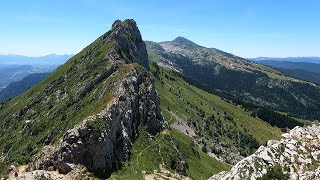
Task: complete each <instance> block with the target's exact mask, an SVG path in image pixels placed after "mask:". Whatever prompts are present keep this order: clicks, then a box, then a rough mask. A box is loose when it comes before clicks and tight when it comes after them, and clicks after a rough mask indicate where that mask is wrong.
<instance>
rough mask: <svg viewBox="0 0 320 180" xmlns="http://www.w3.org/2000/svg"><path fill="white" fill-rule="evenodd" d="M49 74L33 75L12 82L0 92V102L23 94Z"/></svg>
mask: <svg viewBox="0 0 320 180" xmlns="http://www.w3.org/2000/svg"><path fill="white" fill-rule="evenodd" d="M49 74H50V73H34V74H30V75H28V76H27V77H24V78H23V79H22V80H21V81H18V82H12V83H11V84H9V85H8V86H7V87H6V88H4V89H3V90H2V91H0V102H1V101H5V100H8V99H9V98H12V97H14V96H17V95H19V94H21V93H23V92H25V91H26V90H27V89H29V88H30V87H32V86H34V85H35V84H37V83H39V82H40V81H42V80H43V79H45V78H46V77H48V75H49Z"/></svg>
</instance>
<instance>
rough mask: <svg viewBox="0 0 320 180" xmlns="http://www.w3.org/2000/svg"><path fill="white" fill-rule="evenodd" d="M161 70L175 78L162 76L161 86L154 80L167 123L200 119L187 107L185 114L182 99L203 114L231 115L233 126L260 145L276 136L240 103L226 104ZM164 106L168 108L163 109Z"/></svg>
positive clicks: (276, 134)
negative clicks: (233, 121) (249, 135)
mask: <svg viewBox="0 0 320 180" xmlns="http://www.w3.org/2000/svg"><path fill="white" fill-rule="evenodd" d="M164 73H165V74H167V75H168V76H170V77H173V78H174V79H175V81H171V80H169V79H167V78H162V81H163V82H164V85H161V81H159V80H158V81H157V83H156V87H157V91H158V93H159V95H160V106H161V108H162V109H161V110H162V113H163V115H164V117H165V118H166V119H167V120H168V121H169V123H170V124H172V123H174V122H175V120H176V118H177V117H178V118H179V119H180V120H184V121H187V119H189V118H191V119H196V120H198V121H200V120H202V118H201V117H199V116H198V115H197V114H196V113H195V112H194V111H191V110H190V109H189V112H188V113H186V108H187V109H188V108H189V107H188V106H187V105H186V101H189V102H190V103H192V104H194V105H196V106H198V107H199V108H201V109H202V110H204V111H205V112H206V114H207V115H211V114H214V115H216V116H219V115H221V114H223V113H224V112H226V113H227V114H229V115H231V116H232V117H233V118H234V119H235V120H236V125H237V128H238V129H244V128H245V129H247V130H248V133H249V134H251V135H252V136H253V137H254V138H255V139H257V141H258V142H259V143H260V144H264V143H266V142H267V141H268V140H270V139H278V138H279V137H280V135H281V131H280V129H278V128H275V127H272V126H270V125H269V124H267V123H265V122H263V121H261V120H258V119H256V118H254V117H251V116H250V114H249V112H246V111H244V110H243V109H242V108H241V107H240V106H236V105H233V104H231V103H228V102H226V101H224V100H222V99H221V98H220V97H219V96H215V95H212V94H210V93H207V92H205V91H203V90H201V89H199V88H197V87H195V86H192V85H190V84H189V83H187V82H186V81H184V80H183V79H182V78H180V77H179V76H177V75H175V74H174V73H172V72H171V71H170V70H168V69H164ZM170 88H171V91H170ZM178 89H182V91H181V93H180V94H179V96H180V98H179V96H177V95H176V92H177V91H178ZM183 99H184V100H183ZM201 102H202V103H201ZM201 104H202V105H201ZM168 106H169V109H170V111H169V110H168V108H167V107H168ZM172 112H174V113H175V116H172ZM218 114H219V115H218Z"/></svg>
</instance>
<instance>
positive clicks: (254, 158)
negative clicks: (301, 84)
mask: <svg viewBox="0 0 320 180" xmlns="http://www.w3.org/2000/svg"><path fill="white" fill-rule="evenodd" d="M319 129H320V126H319V124H313V125H312V126H309V127H305V128H302V127H295V128H294V129H292V130H290V132H289V133H285V134H282V139H281V140H280V141H277V140H270V141H268V143H267V145H266V146H261V147H260V148H259V149H258V150H257V151H256V152H255V153H254V154H253V155H251V156H249V157H247V158H245V159H243V160H242V161H240V162H239V163H238V164H236V165H235V166H234V167H233V168H232V169H231V171H229V172H221V173H219V174H218V175H214V176H213V177H212V178H210V179H211V180H225V179H260V180H268V179H319V178H320V169H319V164H320V162H319V158H320V149H319V146H318V145H319V143H320V137H319V134H320V131H319Z"/></svg>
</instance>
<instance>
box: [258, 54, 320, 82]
mask: <svg viewBox="0 0 320 180" xmlns="http://www.w3.org/2000/svg"><path fill="white" fill-rule="evenodd" d="M255 62H258V63H261V64H264V65H267V66H270V67H272V68H275V69H277V70H279V71H281V72H283V73H284V74H286V75H289V76H292V77H295V78H299V79H303V80H306V81H310V82H313V83H317V84H320V64H317V63H309V62H292V61H277V60H261V61H255Z"/></svg>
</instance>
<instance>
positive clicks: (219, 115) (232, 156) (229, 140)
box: [149, 53, 280, 168]
mask: <svg viewBox="0 0 320 180" xmlns="http://www.w3.org/2000/svg"><path fill="white" fill-rule="evenodd" d="M155 58H156V57H155V56H153V54H152V53H149V60H151V62H152V61H154V60H155ZM151 67H152V68H151V72H152V73H153V74H154V76H155V78H156V89H157V92H158V93H159V96H160V107H161V111H162V113H163V115H164V117H165V119H166V120H167V121H168V123H169V124H170V126H171V127H172V128H174V129H177V130H178V131H180V132H182V133H184V134H185V135H187V136H189V138H191V139H193V140H194V141H195V142H196V145H197V146H199V147H201V148H202V150H203V151H205V152H209V153H214V154H215V155H216V156H217V157H219V158H220V159H222V160H223V161H225V162H228V163H233V164H234V163H236V162H238V161H239V160H241V159H242V158H243V157H244V156H246V155H249V154H251V153H253V152H254V151H255V150H256V148H258V147H259V144H260V145H261V144H264V143H266V142H267V141H268V140H269V139H277V138H279V137H280V129H278V128H276V127H272V126H271V125H269V124H267V123H265V122H263V121H262V120H260V119H257V118H254V117H252V116H251V115H250V112H246V111H245V110H244V109H243V108H241V107H239V106H237V105H235V104H232V102H231V101H227V100H224V99H223V98H221V97H219V96H216V95H212V94H210V93H207V92H205V91H203V90H201V89H199V88H197V87H195V86H192V85H190V84H189V83H187V82H186V81H184V80H183V78H182V77H181V76H180V75H179V74H177V73H176V72H174V71H172V70H170V69H167V68H163V67H161V66H158V65H157V64H156V63H154V62H153V65H152V66H151ZM174 137H175V136H174ZM250 144H252V146H250ZM189 168H192V166H191V165H190V164H189Z"/></svg>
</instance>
